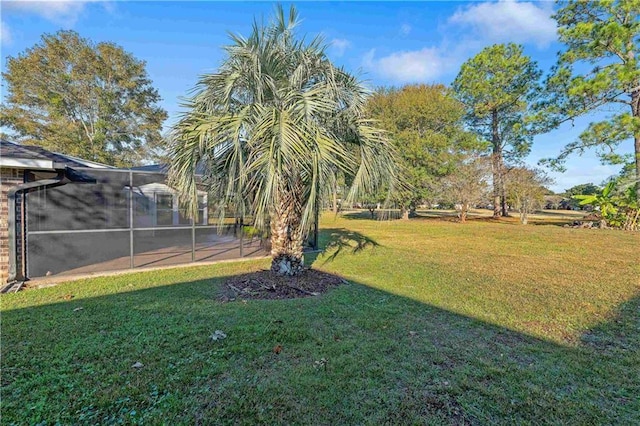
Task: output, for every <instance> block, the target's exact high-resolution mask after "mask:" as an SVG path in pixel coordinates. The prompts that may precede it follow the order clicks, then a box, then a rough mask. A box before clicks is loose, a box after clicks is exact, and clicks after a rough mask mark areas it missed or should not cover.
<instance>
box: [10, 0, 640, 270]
mask: <svg viewBox="0 0 640 426" xmlns="http://www.w3.org/2000/svg"><path fill="white" fill-rule="evenodd" d="M558 5H559V6H558V10H557V12H556V13H555V15H554V18H555V19H556V21H557V23H558V34H559V40H560V42H562V43H563V44H564V49H563V50H562V51H561V52H559V55H558V61H557V64H556V65H555V66H554V67H553V69H552V70H550V71H549V72H547V73H546V75H545V77H544V78H543V74H544V73H543V72H542V70H540V69H539V67H538V65H537V64H536V63H535V62H534V61H532V60H531V58H529V57H528V56H526V55H525V54H524V50H523V47H522V46H520V45H517V44H513V43H507V44H496V45H493V46H488V47H487V48H485V49H483V50H482V51H481V52H480V53H479V54H477V55H476V56H475V57H473V58H471V59H469V60H468V61H467V62H465V63H464V64H463V65H462V67H461V69H460V72H459V74H458V76H457V77H456V79H455V80H454V82H453V84H452V85H451V87H445V86H443V85H412V86H405V87H401V88H382V89H379V90H377V91H376V92H375V93H373V95H372V96H369V95H368V93H367V90H366V89H365V88H364V86H363V84H362V82H360V81H359V80H358V79H357V78H356V77H355V76H353V75H351V74H350V73H348V72H347V71H345V70H344V69H341V68H338V67H335V66H334V65H333V64H332V63H331V61H330V60H329V58H328V57H327V55H326V53H325V48H324V42H323V41H322V39H321V38H320V37H316V38H313V39H311V41H305V39H304V38H299V37H298V36H297V34H296V28H297V24H298V15H297V11H296V10H295V8H291V10H290V11H289V13H288V14H287V13H285V12H284V10H283V8H282V7H281V6H278V7H277V8H276V16H275V18H274V20H273V22H272V23H270V24H268V25H264V24H260V23H256V24H255V25H254V27H253V30H252V32H251V34H250V35H249V36H248V37H244V36H241V35H232V36H231V44H230V45H229V46H227V47H225V52H226V59H225V61H224V63H223V65H222V66H221V67H220V69H219V70H218V71H217V72H214V73H210V74H205V75H204V76H202V77H201V78H200V79H199V81H198V84H197V85H196V87H195V90H194V94H193V96H191V97H190V98H189V99H188V100H187V102H186V105H185V106H186V112H185V114H184V115H183V116H182V117H181V119H180V120H179V122H178V123H177V124H176V125H175V126H173V128H172V129H171V132H170V134H169V135H165V136H164V137H163V136H162V134H161V129H162V123H163V121H164V120H165V119H166V112H165V111H163V110H162V108H160V107H159V102H160V97H159V94H158V92H157V90H156V89H154V88H153V86H152V82H151V80H150V79H149V77H148V75H147V72H146V69H145V63H144V62H143V61H140V60H137V59H136V58H134V57H133V56H132V55H131V54H129V53H127V52H125V51H124V50H123V49H122V48H121V47H119V46H116V45H114V44H112V43H97V44H96V43H93V42H91V41H89V40H87V39H84V38H82V37H80V36H79V35H78V34H77V33H75V32H72V31H60V32H58V33H56V34H54V35H45V36H43V38H42V41H41V43H40V44H37V45H36V46H34V47H33V48H31V49H28V50H27V51H25V52H24V53H22V54H20V55H18V56H17V57H9V58H8V60H7V71H6V72H5V73H3V78H4V80H5V84H6V97H5V102H4V104H3V106H2V108H1V110H0V112H1V115H0V124H1V125H2V126H3V127H4V128H6V129H9V130H10V132H11V133H10V134H9V135H5V136H7V137H10V138H13V139H14V140H16V141H18V142H20V143H25V144H36V145H40V146H44V147H45V148H50V149H53V150H55V151H58V152H63V153H69V154H71V155H76V156H79V157H84V158H87V159H90V160H95V161H101V162H105V163H108V164H114V165H118V166H130V165H134V164H139V163H141V162H144V161H150V160H152V159H154V157H156V156H157V155H158V154H160V155H162V156H164V158H165V159H166V160H168V161H169V162H170V164H171V170H170V179H171V182H172V184H173V185H174V186H175V187H176V188H177V189H178V190H179V192H180V194H181V199H182V201H183V202H184V203H185V204H187V205H193V204H194V201H193V200H194V197H193V194H194V193H195V188H196V186H197V185H202V183H201V182H206V185H208V190H209V191H210V192H212V194H214V195H217V196H218V198H219V199H220V200H221V201H220V203H219V207H220V210H221V211H224V210H233V211H234V214H239V215H245V214H246V213H247V212H250V213H251V217H252V220H253V222H254V225H256V226H257V227H259V228H265V229H266V228H270V229H271V238H272V243H273V244H272V245H273V247H274V248H273V252H272V254H273V256H274V266H273V268H274V270H276V271H284V273H296V271H298V270H299V269H300V268H299V267H300V264H301V262H300V259H301V249H300V247H301V241H302V238H303V237H304V235H305V233H306V232H307V230H308V227H309V226H310V223H311V222H312V216H313V215H314V214H315V212H317V210H318V209H319V206H320V203H321V201H322V200H332V201H333V204H334V205H335V204H336V203H335V201H336V199H337V195H338V189H339V188H340V187H345V188H347V191H348V193H347V194H342V196H343V197H344V198H346V199H349V200H360V201H363V202H372V203H373V202H393V203H395V204H396V205H397V206H399V207H400V208H401V209H402V210H403V212H405V216H406V217H408V216H410V215H411V214H412V212H413V211H415V209H416V207H417V206H418V205H419V204H421V203H425V202H428V201H429V200H430V199H438V198H439V199H442V200H446V201H449V202H451V203H454V204H455V205H457V206H459V209H460V211H461V218H462V219H464V217H465V214H466V211H468V209H469V207H470V206H472V205H474V203H477V200H479V199H480V198H481V194H483V191H485V189H486V187H487V184H489V183H490V185H491V204H492V208H493V211H494V216H496V217H497V216H501V215H506V214H508V211H507V210H508V209H507V206H508V204H509V203H511V204H513V203H515V204H516V207H518V209H519V210H520V211H521V213H522V214H523V216H522V217H521V219H522V220H523V222H524V221H526V212H527V211H528V210H529V209H531V208H532V202H533V201H534V200H536V199H538V198H539V197H540V193H541V191H544V187H545V186H546V185H548V184H549V181H548V179H547V178H546V176H545V175H544V173H542V172H541V171H540V170H537V169H532V168H527V167H525V166H523V163H522V160H523V159H524V158H525V157H526V155H527V154H528V153H529V151H530V149H531V144H532V141H533V138H534V136H535V135H537V134H540V133H543V132H548V131H550V130H551V129H554V128H557V127H558V126H559V125H561V124H562V123H563V122H566V121H569V120H573V119H574V118H575V117H577V116H579V115H582V114H586V113H588V112H592V111H598V110H599V109H601V108H602V107H604V106H607V105H622V106H623V108H622V109H617V110H616V111H615V112H614V113H613V114H611V115H610V116H609V117H608V118H607V119H606V120H604V121H601V122H596V123H592V124H590V125H589V126H588V128H587V129H585V130H584V131H583V132H582V133H581V134H580V136H579V138H578V140H576V141H572V142H570V143H569V144H567V145H566V146H565V147H564V148H563V149H562V150H561V152H560V154H559V156H558V157H557V158H555V159H550V160H548V161H547V164H549V165H550V166H553V167H556V168H561V167H562V162H563V160H565V159H566V158H567V156H568V155H570V154H572V153H574V152H578V153H579V152H582V151H584V150H586V149H590V148H595V149H596V150H597V152H598V154H599V155H600V156H601V158H602V159H603V161H608V162H615V163H623V162H627V163H628V164H629V166H628V169H630V170H631V171H632V173H631V176H632V179H631V182H630V183H625V182H623V181H622V180H620V181H618V182H617V183H616V184H615V185H614V186H616V185H617V186H619V188H618V191H619V192H620V191H626V192H625V193H628V196H629V197H630V198H629V200H628V201H629V203H628V204H629V205H630V206H632V207H633V205H634V204H633V203H635V209H636V210H637V202H638V201H637V200H638V198H640V197H638V195H639V194H640V179H639V177H640V67H639V66H638V58H637V50H638V49H637V47H638V44H639V38H640V19H638V18H639V15H640V4H639V3H638V1H637V0H615V1H608V2H603V1H582V0H580V1H578V0H571V1H568V2H560V3H558ZM629 139H632V140H633V141H634V154H633V155H631V156H624V155H621V154H620V152H619V145H620V143H621V142H622V141H625V140H629ZM199 164H204V165H206V167H205V168H204V170H205V176H204V177H203V181H201V182H200V181H197V180H196V179H195V177H194V174H195V169H196V166H197V165H199ZM624 185H626V188H622V186H624ZM629 188H630V189H629ZM627 189H628V190H627ZM610 192H611V191H610ZM600 195H602V194H600ZM583 201H584V200H583ZM276 260H277V261H276Z"/></svg>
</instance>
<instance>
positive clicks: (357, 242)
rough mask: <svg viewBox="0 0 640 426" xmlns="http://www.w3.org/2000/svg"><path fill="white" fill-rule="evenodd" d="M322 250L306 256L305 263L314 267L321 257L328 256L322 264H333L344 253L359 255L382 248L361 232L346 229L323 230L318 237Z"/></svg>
mask: <svg viewBox="0 0 640 426" xmlns="http://www.w3.org/2000/svg"><path fill="white" fill-rule="evenodd" d="M318 237H319V245H320V247H322V249H321V250H319V251H317V252H315V253H310V254H308V255H305V263H306V264H308V265H312V264H313V263H314V262H315V261H316V260H317V259H318V257H320V256H323V257H324V256H327V254H328V253H331V254H330V255H328V256H327V257H326V259H324V261H323V263H322V264H325V263H327V262H332V261H333V260H335V258H336V257H338V256H339V255H340V254H342V253H343V252H349V253H351V254H355V253H359V252H361V251H363V250H365V249H373V248H375V247H378V246H380V244H378V242H377V241H376V240H374V239H372V238H370V237H367V236H366V235H364V234H361V233H360V232H356V231H351V230H349V229H346V228H329V229H322V230H320V233H319V235H318Z"/></svg>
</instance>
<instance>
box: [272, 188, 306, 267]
mask: <svg viewBox="0 0 640 426" xmlns="http://www.w3.org/2000/svg"><path fill="white" fill-rule="evenodd" d="M280 198H281V199H280V202H279V203H278V205H277V206H276V208H275V211H274V212H273V214H272V217H271V222H270V223H271V271H272V272H274V273H276V274H278V275H297V274H299V273H300V272H302V271H303V270H304V257H303V242H304V232H303V229H302V223H301V220H302V207H301V203H300V202H299V200H298V197H296V196H295V194H284V195H283V196H281V197H280Z"/></svg>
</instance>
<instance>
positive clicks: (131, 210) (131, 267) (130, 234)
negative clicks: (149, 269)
mask: <svg viewBox="0 0 640 426" xmlns="http://www.w3.org/2000/svg"><path fill="white" fill-rule="evenodd" d="M129 268H130V269H133V268H134V262H133V172H132V171H131V170H129Z"/></svg>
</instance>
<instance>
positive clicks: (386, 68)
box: [363, 47, 458, 83]
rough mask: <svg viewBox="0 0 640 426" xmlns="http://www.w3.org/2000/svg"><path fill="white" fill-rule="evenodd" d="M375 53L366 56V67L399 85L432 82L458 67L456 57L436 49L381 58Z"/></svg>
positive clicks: (400, 53) (425, 49)
mask: <svg viewBox="0 0 640 426" xmlns="http://www.w3.org/2000/svg"><path fill="white" fill-rule="evenodd" d="M375 53H376V52H375V49H372V50H370V51H369V52H367V53H366V54H365V56H364V58H363V65H364V67H365V68H366V69H368V70H369V71H371V72H373V73H376V74H378V75H380V76H382V77H385V78H387V79H390V80H392V81H395V82H398V83H415V82H431V81H433V80H435V79H437V78H438V77H441V76H442V75H444V74H446V73H448V72H450V71H451V70H452V69H454V68H455V67H456V66H457V65H458V61H457V60H456V59H455V58H454V57H452V56H450V55H449V54H447V53H446V52H443V51H442V50H441V49H439V48H435V47H425V48H423V49H420V50H408V51H401V52H394V53H391V54H390V55H387V56H384V57H381V58H376V54H375Z"/></svg>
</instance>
